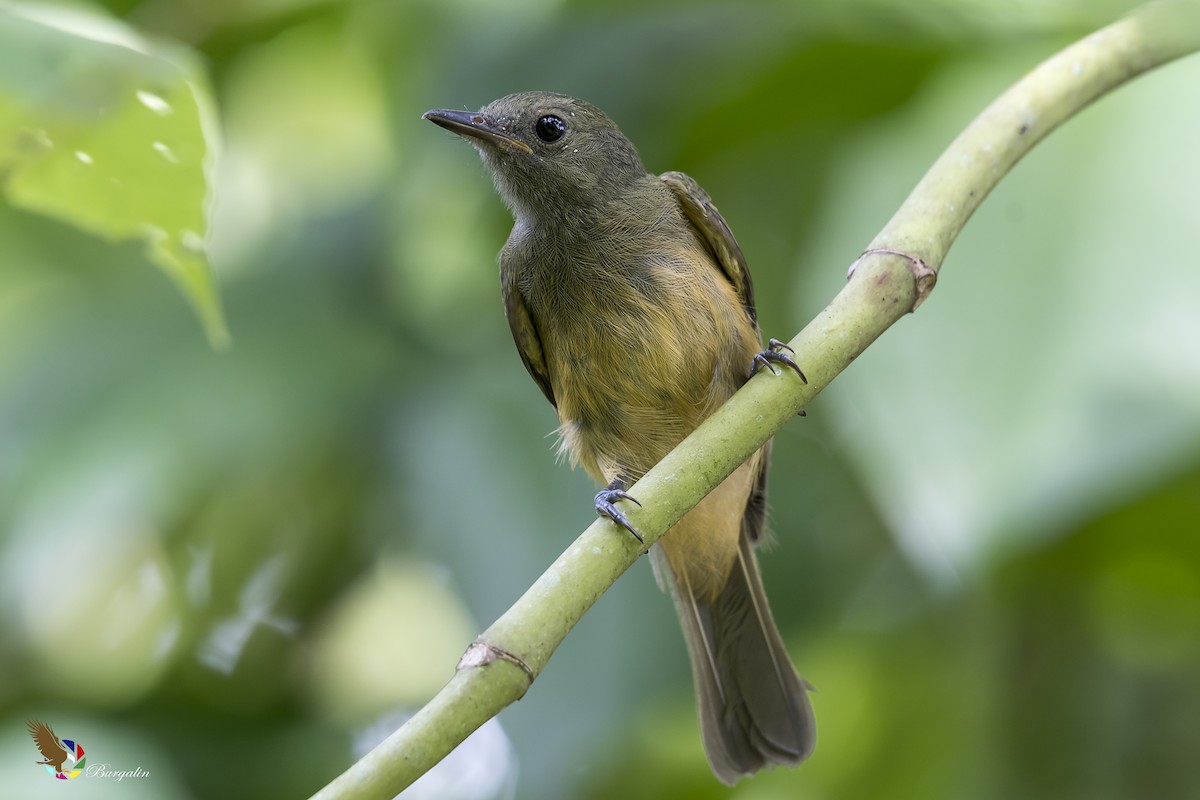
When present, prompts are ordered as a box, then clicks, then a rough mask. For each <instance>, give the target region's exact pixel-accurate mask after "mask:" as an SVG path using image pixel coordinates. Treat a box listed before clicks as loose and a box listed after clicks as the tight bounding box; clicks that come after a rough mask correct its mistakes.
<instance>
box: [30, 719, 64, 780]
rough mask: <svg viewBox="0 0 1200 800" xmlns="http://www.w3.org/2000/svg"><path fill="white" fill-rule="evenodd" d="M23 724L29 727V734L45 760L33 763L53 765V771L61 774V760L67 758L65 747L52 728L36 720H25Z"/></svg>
mask: <svg viewBox="0 0 1200 800" xmlns="http://www.w3.org/2000/svg"><path fill="white" fill-rule="evenodd" d="M25 724H26V725H27V726H28V727H29V735H30V736H32V737H33V743H34V744H36V745H37V749H38V750H39V751H40V752H41V754H42V758H44V759H45V761H38V762H35V763H38V764H47V765H49V766H51V767H54V771H55V772H57V773H58V774H59V775H62V774H63V768H62V767H63V762H64V761H66V760H67V748H66V747H64V746H63V744H62V742H60V741H59V739H58V737H57V736H56V735H55V734H54V730H53V729H52V728H51V727H50V726H49V725H47V724H46V723H44V722H38V721H36V720H26V722H25Z"/></svg>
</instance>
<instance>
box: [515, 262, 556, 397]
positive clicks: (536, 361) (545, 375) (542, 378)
mask: <svg viewBox="0 0 1200 800" xmlns="http://www.w3.org/2000/svg"><path fill="white" fill-rule="evenodd" d="M503 278H504V280H503V288H504V315H505V316H506V317H508V328H509V330H511V331H512V335H513V341H515V342H516V343H517V352H518V353H520V354H521V360H522V361H524V362H525V369H527V370H529V374H530V375H532V376H533V379H534V381H536V382H537V385H538V386H540V387H541V389H542V394H544V395H546V399H547V400H549V401H550V405H552V406H554V407H555V408H558V403H556V402H554V389H553V388H551V386H550V372H549V370H547V369H546V356H545V354H544V353H543V351H542V339H541V337H540V336H538V332H537V328H536V327H534V324H533V317H532V316H530V314H529V307H528V306H526V305H525V298H524V297H522V296H521V291H520V289H518V288H517V287H516V286H514V285H513V282H512V280H511V279H510V278H509V277H508V275H507V274H505V275H504V276H503Z"/></svg>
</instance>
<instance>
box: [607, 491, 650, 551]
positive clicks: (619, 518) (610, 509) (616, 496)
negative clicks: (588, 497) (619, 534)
mask: <svg viewBox="0 0 1200 800" xmlns="http://www.w3.org/2000/svg"><path fill="white" fill-rule="evenodd" d="M625 486H626V483H625V481H624V480H622V479H621V478H613V481H612V483H610V484H608V486H606V487H605V488H603V489H601V490H600V491H598V492H596V513H597V514H599V515H600V516H602V517H608V518H609V519H611V520H612V521H613V522H615V523H617V524H618V525H620V526H621V527H622V528H624V529H625V530H627V531H629V532H630V533H632V534H633V538H635V539H637V540H638V541H639V542H641V543H642V544H645V540H643V539H642V535H641V534H640V533H638V531H637V528H635V527H633V523H631V522H630V521H629V520H628V519H626V517H625V515H624V514H622V513H621V509H619V508H617V507H616V506H615V505H613V503H614V502H615V501H617V500H628V501H629V502H631V503H637V505H639V506H640V505H641V503H638V501H637V500H635V499H634V498H633V496H632V495H631V494H629V492H627V491H625Z"/></svg>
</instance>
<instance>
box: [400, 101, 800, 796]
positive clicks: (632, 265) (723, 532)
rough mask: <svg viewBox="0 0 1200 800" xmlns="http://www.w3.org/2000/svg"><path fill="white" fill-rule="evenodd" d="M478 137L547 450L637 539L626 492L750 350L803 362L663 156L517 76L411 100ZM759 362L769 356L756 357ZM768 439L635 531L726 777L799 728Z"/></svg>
mask: <svg viewBox="0 0 1200 800" xmlns="http://www.w3.org/2000/svg"><path fill="white" fill-rule="evenodd" d="M422 117H423V119H426V120H429V121H431V122H433V123H435V124H437V125H439V126H440V127H442V128H445V129H447V130H449V131H451V132H453V133H455V134H458V135H460V136H462V137H464V138H465V139H466V140H467V141H469V142H470V143H471V144H472V145H474V147H475V149H476V150H477V151H478V152H479V154H480V156H481V157H482V159H483V162H484V164H485V165H486V167H487V168H488V170H489V171H490V173H491V176H492V178H493V182H494V184H495V187H496V189H497V192H498V193H499V195H500V196H501V198H502V199H503V200H504V202H505V204H506V205H507V206H508V208H509V210H510V211H511V213H512V216H513V229H512V232H511V234H510V235H509V237H508V240H507V242H506V243H505V244H504V246H503V248H502V249H501V251H500V257H499V262H500V279H501V287H502V292H503V298H504V308H505V313H506V317H507V320H508V324H509V328H510V330H511V332H512V335H513V339H514V340H515V342H516V345H517V349H518V352H519V353H520V356H521V359H522V361H523V362H524V364H525V367H526V369H527V370H528V372H529V374H530V375H531V376H532V378H533V380H534V382H535V383H536V384H537V385H538V387H539V388H540V389H541V391H542V393H543V394H544V395H545V396H546V399H547V400H549V401H550V403H551V404H552V405H553V406H554V408H555V410H556V412H557V414H558V417H559V423H560V425H559V428H558V433H559V439H560V445H559V447H560V452H561V453H562V454H563V455H564V456H566V457H567V458H568V459H569V460H570V462H571V463H572V465H573V466H574V465H582V466H583V468H584V469H585V470H586V471H587V473H588V474H589V475H591V476H592V477H593V478H594V479H596V480H597V482H598V483H600V484H601V485H603V486H604V488H603V489H601V490H600V491H599V492H598V493H597V494H596V497H595V500H594V505H595V509H596V512H597V513H598V514H599V515H601V516H604V517H607V518H609V519H611V520H612V521H613V522H614V523H616V524H617V525H619V526H621V527H623V528H624V529H625V530H627V531H628V532H629V533H630V534H632V535H633V536H635V537H637V538H638V539H639V540H641V538H642V537H641V535H640V533H639V532H638V531H637V529H636V527H635V526H633V525H632V524H631V523H630V521H629V519H628V517H627V516H626V514H625V512H624V511H623V510H622V505H621V504H622V503H623V502H630V503H635V504H638V505H640V503H639V501H638V500H637V499H636V498H635V497H633V496H632V495H631V494H630V493H629V492H628V489H629V487H630V486H631V485H632V484H633V483H634V482H636V481H637V480H638V479H639V478H640V477H641V476H642V475H643V474H645V472H647V471H648V470H649V469H650V468H651V467H652V466H653V465H654V464H655V463H657V462H658V461H659V460H660V459H661V458H662V457H663V456H665V455H666V454H667V453H668V452H669V451H670V450H671V449H673V448H674V447H675V446H676V445H677V444H679V442H680V441H682V440H683V438H684V437H685V436H687V435H688V434H689V433H691V432H692V431H693V430H694V429H695V428H696V427H697V426H698V425H699V424H700V423H701V422H702V421H703V420H704V419H705V418H706V417H708V416H709V415H710V414H711V413H712V412H713V411H714V410H716V409H717V408H718V407H719V406H720V405H721V404H723V403H724V402H725V401H726V400H727V399H729V397H730V396H731V395H732V394H733V393H734V392H735V391H736V390H737V389H738V388H739V387H741V386H742V385H743V384H744V383H745V382H746V381H747V380H748V379H749V378H750V377H752V376H753V374H754V373H755V372H756V371H757V370H758V369H760V368H763V367H765V368H769V369H771V371H772V372H775V373H776V375H777V376H779V375H782V374H783V373H784V372H785V371H787V370H790V371H793V372H794V373H795V374H796V375H797V376H798V378H799V379H801V380H805V382H807V379H806V378H805V376H804V373H803V371H802V370H801V369H800V367H799V366H798V365H797V364H796V362H795V361H794V360H793V359H792V358H791V356H790V355H789V354H788V352H785V351H790V348H789V347H787V345H785V344H783V343H782V342H778V341H776V340H774V339H772V340H771V343H770V346H769V347H768V348H766V349H764V348H763V347H762V339H761V334H760V331H759V327H758V319H757V311H756V308H755V303H754V289H753V284H752V282H751V278H750V272H749V269H748V267H747V264H746V259H745V256H744V254H743V252H742V249H741V248H740V247H739V245H738V243H737V241H736V239H735V238H734V236H733V233H732V231H731V230H730V227H729V225H728V224H727V223H726V221H725V219H724V217H723V216H722V215H721V214H720V212H719V211H718V210H717V207H716V205H715V204H714V203H713V201H712V199H711V198H710V197H709V195H708V193H707V192H705V191H704V189H703V188H701V186H700V184H699V183H697V182H696V181H695V180H694V179H692V178H691V177H689V176H688V175H685V174H684V173H682V172H666V173H663V174H662V175H654V174H652V173H650V172H648V171H647V170H646V168H645V166H643V163H642V160H641V156H640V155H639V153H638V151H637V149H636V147H635V146H634V145H633V143H632V142H631V141H630V140H629V139H628V138H627V137H626V136H625V135H624V134H623V133H622V132H621V130H620V128H619V127H618V126H617V124H616V123H615V122H614V121H613V120H612V119H611V118H610V117H609V116H608V115H607V114H605V113H604V112H603V111H601V110H600V109H599V108H597V107H596V106H594V105H592V104H590V103H588V102H586V101H584V100H580V99H577V98H574V97H570V96H567V95H563V94H557V93H553V92H519V93H516V94H511V95H508V96H505V97H502V98H500V99H498V100H495V101H493V102H491V103H488V104H487V105H485V106H483V107H482V108H481V109H480V110H479V111H475V112H472V111H458V110H450V109H434V110H431V111H428V112H426V113H425V114H424V115H422ZM773 365H779V366H780V369H779V370H778V371H776V370H775V367H774V366H773ZM769 453H770V443H769V442H768V444H767V445H765V446H764V447H763V448H762V449H760V450H759V451H758V452H756V453H755V454H754V455H753V456H751V458H750V459H749V460H748V461H747V462H746V463H744V464H743V465H741V466H740V467H739V468H738V469H737V470H735V471H734V472H733V474H732V475H730V476H729V477H728V478H727V479H726V480H725V481H724V482H723V483H721V484H720V485H719V486H718V487H717V488H715V489H714V490H713V491H712V492H711V493H710V494H709V495H708V496H707V497H706V498H705V499H704V500H702V501H701V502H700V503H699V505H697V506H696V507H695V508H694V509H693V510H692V511H690V512H689V513H688V514H687V515H685V516H684V517H683V518H682V519H681V520H680V521H679V522H677V523H676V524H675V525H674V526H673V527H672V528H671V529H670V530H669V531H668V532H667V533H666V534H664V536H663V537H662V538H661V539H660V540H659V541H658V542H657V543H656V544H655V545H654V546H653V547H651V548H650V551H649V552H650V559H651V564H652V567H653V570H654V573H655V576H656V578H657V580H658V583H659V585H660V586H661V587H663V589H664V590H665V591H667V593H668V594H670V596H671V597H672V598H673V600H674V604H675V607H676V610H677V612H678V616H679V619H680V622H681V627H682V629H683V634H684V640H685V644H686V645H687V649H688V653H689V655H690V661H691V667H692V673H693V678H694V684H695V690H696V701H697V716H698V718H699V724H700V734H701V741H702V743H703V746H704V751H705V754H706V756H707V758H708V761H709V764H710V766H711V769H712V771H713V774H714V775H715V776H716V777H717V778H718V779H719V780H721V781H722V782H724V783H727V784H733V783H735V782H737V781H738V780H740V779H741V778H743V777H746V776H750V775H753V774H754V773H756V772H757V771H759V770H761V769H763V768H764V767H767V766H769V765H774V764H781V765H788V766H794V765H797V764H799V763H800V762H802V761H804V760H805V759H806V758H808V756H809V755H810V754H811V753H812V751H813V748H814V746H815V741H816V739H815V721H814V715H813V709H812V705H811V703H810V700H809V697H808V691H809V690H810V689H811V688H812V687H811V686H810V685H809V684H808V683H807V681H805V680H804V679H803V678H801V677H800V676H799V674H798V673H797V672H796V669H795V667H793V665H792V662H791V659H790V658H789V656H788V652H787V648H786V647H785V645H784V643H783V639H782V637H781V636H780V634H779V630H778V628H777V626H776V625H775V622H774V619H773V617H772V615H771V611H770V607H769V605H768V603H767V597H766V593H765V591H764V588H763V584H762V578H761V575H760V572H759V566H758V562H757V558H756V555H755V547H756V545H758V544H759V543H760V542H762V540H763V539H764V535H765V534H764V528H765V522H766V490H767V465H768V460H769Z"/></svg>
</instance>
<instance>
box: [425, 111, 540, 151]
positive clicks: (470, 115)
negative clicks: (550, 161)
mask: <svg viewBox="0 0 1200 800" xmlns="http://www.w3.org/2000/svg"><path fill="white" fill-rule="evenodd" d="M421 119H427V120H429V121H430V122H432V123H433V124H434V125H440V126H441V127H443V128H445V129H446V130H448V131H451V132H453V133H457V134H458V135H459V136H469V137H471V138H472V139H478V140H479V141H481V142H486V143H488V144H493V145H496V146H497V147H502V148H504V149H506V150H511V151H513V152H515V153H521V154H523V155H531V154H532V153H533V148H531V147H530V146H529V145H527V144H525V143H524V142H522V141H521V140H520V139H517V138H515V137H514V136H512V135H511V134H509V133H508V132H506V131H503V130H501V129H499V128H497V127H495V126H494V125H492V123H491V122H490V121H488V119H487V117H485V116H483V115H482V114H480V113H479V112H478V111H451V110H449V109H445V108H435V109H433V110H432V111H426V112H425V113H424V114H422V115H421Z"/></svg>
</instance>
